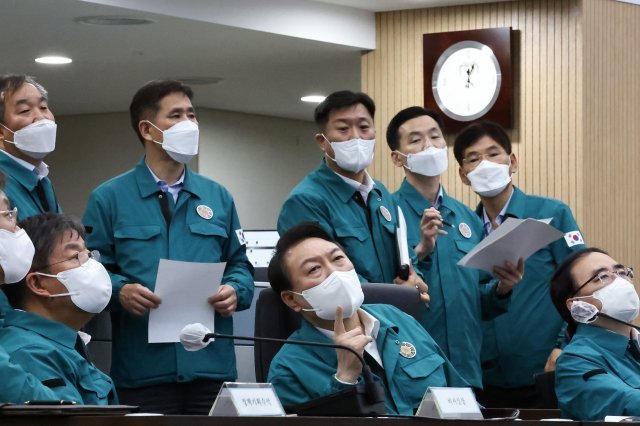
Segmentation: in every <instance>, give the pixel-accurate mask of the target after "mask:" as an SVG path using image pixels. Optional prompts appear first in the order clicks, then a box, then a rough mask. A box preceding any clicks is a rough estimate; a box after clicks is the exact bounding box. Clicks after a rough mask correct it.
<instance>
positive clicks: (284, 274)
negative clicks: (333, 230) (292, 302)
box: [267, 222, 341, 293]
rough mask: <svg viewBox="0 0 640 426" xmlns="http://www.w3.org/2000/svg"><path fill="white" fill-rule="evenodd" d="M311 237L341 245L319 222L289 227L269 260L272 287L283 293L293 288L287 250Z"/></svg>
mask: <svg viewBox="0 0 640 426" xmlns="http://www.w3.org/2000/svg"><path fill="white" fill-rule="evenodd" d="M309 238H320V239H322V240H325V241H329V242H331V243H334V244H336V245H337V246H338V247H341V246H340V244H338V243H337V242H336V241H335V240H334V239H333V238H331V235H329V233H328V232H327V231H325V230H324V228H323V227H322V226H320V224H319V223H318V222H303V223H300V224H298V225H296V226H294V227H293V228H291V229H289V230H288V231H287V232H285V233H284V234H283V235H282V236H281V237H280V239H279V240H278V243H277V244H276V251H275V253H274V255H273V257H272V258H271V261H270V262H269V269H268V271H267V272H268V277H269V283H270V284H271V288H272V289H273V290H274V291H276V292H277V293H282V292H283V291H285V290H291V288H292V285H291V281H290V280H289V274H288V271H287V267H286V265H285V256H286V254H287V251H289V250H290V249H291V248H292V247H293V246H296V245H298V244H299V243H301V242H302V241H304V240H308V239H309Z"/></svg>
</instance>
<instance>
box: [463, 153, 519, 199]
mask: <svg viewBox="0 0 640 426" xmlns="http://www.w3.org/2000/svg"><path fill="white" fill-rule="evenodd" d="M510 167H511V161H509V164H499V163H494V162H493V161H489V160H482V161H481V162H480V164H478V166H476V168H475V169H473V171H471V172H469V173H467V178H469V181H471V189H473V192H475V193H476V194H478V195H480V196H483V197H489V198H491V197H495V196H496V195H498V194H499V193H501V192H502V191H504V189H505V188H506V187H507V185H509V182H511V173H509V168H510Z"/></svg>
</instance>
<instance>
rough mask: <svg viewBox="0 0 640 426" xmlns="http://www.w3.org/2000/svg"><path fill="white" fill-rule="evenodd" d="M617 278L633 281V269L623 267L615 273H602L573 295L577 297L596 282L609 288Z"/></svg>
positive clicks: (593, 277)
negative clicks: (590, 284)
mask: <svg viewBox="0 0 640 426" xmlns="http://www.w3.org/2000/svg"><path fill="white" fill-rule="evenodd" d="M617 277H620V278H624V279H625V280H627V281H631V280H632V279H633V268H631V267H626V266H621V267H619V268H616V269H614V270H613V271H600V272H598V273H597V274H595V275H594V276H592V277H591V278H589V279H588V280H587V281H586V282H585V283H584V284H582V285H581V286H580V287H578V289H577V290H576V291H574V292H573V294H572V295H571V296H572V297H573V296H575V295H576V294H578V293H579V292H580V290H582V289H583V288H584V287H585V286H586V285H587V284H589V283H591V282H595V281H599V282H600V284H601V286H602V287H604V286H607V285H609V284H611V283H612V282H613V280H615V279H616V278H617Z"/></svg>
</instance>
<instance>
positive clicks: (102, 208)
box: [83, 158, 254, 388]
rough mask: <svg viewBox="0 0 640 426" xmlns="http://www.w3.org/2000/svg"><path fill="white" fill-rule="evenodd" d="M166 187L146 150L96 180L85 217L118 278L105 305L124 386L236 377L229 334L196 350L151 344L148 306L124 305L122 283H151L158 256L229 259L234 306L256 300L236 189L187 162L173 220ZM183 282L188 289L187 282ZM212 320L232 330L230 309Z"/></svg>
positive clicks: (114, 368)
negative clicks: (132, 308)
mask: <svg viewBox="0 0 640 426" xmlns="http://www.w3.org/2000/svg"><path fill="white" fill-rule="evenodd" d="M161 194H162V193H161V192H160V188H159V186H158V185H157V184H156V182H155V180H154V179H153V176H152V175H151V172H150V170H149V168H148V167H147V165H146V163H145V161H144V158H143V159H142V160H140V162H139V163H138V165H137V166H136V167H135V168H134V169H133V170H130V171H129V172H127V173H124V174H123V175H120V176H117V177H115V178H113V179H111V180H109V181H107V182H105V183H103V184H102V185H100V186H99V187H98V188H96V189H95V190H94V191H93V193H92V194H91V196H90V198H89V203H88V206H87V209H86V211H85V214H84V217H83V223H84V225H85V226H86V228H87V247H89V248H90V249H91V250H99V251H100V254H101V262H102V263H103V264H104V265H105V267H106V268H107V270H108V271H109V273H110V275H111V282H112V284H113V293H112V296H111V302H110V304H109V306H108V309H109V310H110V311H111V319H112V327H113V358H112V364H111V377H113V380H114V381H115V383H116V386H118V387H124V388H137V387H141V386H146V385H153V384H159V383H174V382H190V381H193V380H195V379H210V380H235V378H236V376H237V373H236V362H235V361H236V359H235V354H234V346H233V341H232V340H223V339H219V340H216V341H215V342H214V343H212V344H210V345H209V346H207V347H206V348H205V349H203V350H200V351H197V352H187V351H186V350H185V349H184V348H183V347H182V345H181V344H180V343H152V344H150V343H147V341H148V322H149V315H148V313H147V314H145V315H143V316H137V315H133V314H131V313H129V312H127V311H125V310H124V309H123V308H122V306H121V305H120V301H119V295H120V289H121V288H122V286H123V285H124V284H127V283H139V284H141V285H144V286H145V287H147V288H149V289H150V290H151V291H153V290H154V288H155V281H156V275H157V272H158V264H159V261H160V259H170V260H178V261H185V262H227V265H226V268H225V271H224V275H223V278H222V283H223V284H228V285H230V286H232V287H233V288H234V289H235V291H236V296H237V298H238V304H237V310H242V309H247V308H248V307H249V306H250V305H251V301H252V299H253V287H254V286H253V267H252V266H251V264H250V263H249V261H248V259H247V256H246V250H245V244H244V237H243V236H242V235H243V234H242V229H241V226H240V221H239V220H238V215H237V213H236V208H235V204H234V202H233V198H232V197H231V194H230V193H229V192H228V191H227V190H226V189H225V188H224V187H222V186H221V185H220V184H218V183H216V182H214V181H212V180H210V179H208V178H205V177H204V176H201V175H198V174H197V173H194V172H192V171H191V170H189V168H187V167H185V176H184V185H183V187H182V189H181V190H180V193H179V194H178V199H177V203H176V204H175V207H174V208H173V213H172V218H171V221H170V225H167V222H166V221H165V218H164V216H163V214H162V209H161V207H160V200H159V195H161ZM169 198H171V197H169ZM171 201H173V199H171ZM170 204H173V203H170ZM209 213H210V215H209ZM209 216H210V217H209ZM213 284H214V283H212V291H211V294H212V295H213V294H214V290H213ZM215 284H217V283H215ZM183 285H184V291H189V283H187V282H185V283H183ZM212 309H213V307H212ZM215 324H216V332H218V333H222V334H233V319H232V318H231V317H228V318H224V317H222V316H221V315H219V314H218V313H217V312H216V315H215Z"/></svg>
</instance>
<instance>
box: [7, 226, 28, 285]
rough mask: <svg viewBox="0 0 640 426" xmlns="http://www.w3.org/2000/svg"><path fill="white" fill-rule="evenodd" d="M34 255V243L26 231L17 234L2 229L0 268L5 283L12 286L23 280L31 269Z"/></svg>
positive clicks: (19, 231) (22, 230)
mask: <svg viewBox="0 0 640 426" xmlns="http://www.w3.org/2000/svg"><path fill="white" fill-rule="evenodd" d="M34 253H35V248H34V247H33V243H32V242H31V239H30V238H29V236H28V235H27V233H26V232H25V231H24V229H20V230H18V231H16V232H11V231H7V230H6V229H0V266H2V270H3V271H4V282H5V283H7V284H12V283H17V282H18V281H20V280H21V279H23V278H24V277H25V275H27V273H28V272H29V269H30V268H31V262H32V261H33V254H34ZM0 284H2V283H0Z"/></svg>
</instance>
